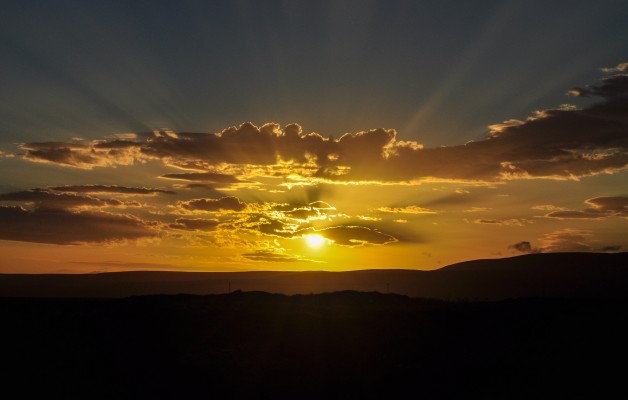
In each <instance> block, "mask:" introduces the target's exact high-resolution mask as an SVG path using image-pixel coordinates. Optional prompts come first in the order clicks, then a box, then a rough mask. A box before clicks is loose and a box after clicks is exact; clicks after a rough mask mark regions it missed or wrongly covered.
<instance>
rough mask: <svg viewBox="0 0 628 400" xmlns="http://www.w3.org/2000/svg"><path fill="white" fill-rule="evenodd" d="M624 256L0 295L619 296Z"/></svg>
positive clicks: (10, 279)
mask: <svg viewBox="0 0 628 400" xmlns="http://www.w3.org/2000/svg"><path fill="white" fill-rule="evenodd" d="M626 288H628V253H617V254H602V253H548V254H530V255H523V256H518V257H511V258H501V259H488V260H474V261H468V262H463V263H459V264H453V265H450V266H447V267H444V268H441V269H438V270H433V271H419V270H395V269H391V270H384V269H379V270H361V271H348V272H323V271H312V272H281V271H268V272H155V271H145V272H141V271H137V272H116V273H102V274H83V275H81V274H74V275H69V274H68V275H63V274H44V275H29V274H2V275H0V296H4V297H75V298H76V297H80V298H121V297H128V296H136V295H151V294H180V293H181V294H183V293H184V294H220V293H227V292H228V291H229V290H232V291H233V290H243V291H265V292H269V293H283V294H308V293H324V292H335V291H342V290H355V291H367V292H368V291H377V292H382V293H385V292H392V293H397V294H402V295H407V296H411V297H423V298H436V299H446V300H461V299H465V300H499V299H506V298H517V297H600V296H602V297H617V296H619V297H623V296H625V295H626V293H628V290H626Z"/></svg>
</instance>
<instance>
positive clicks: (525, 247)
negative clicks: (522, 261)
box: [508, 241, 541, 253]
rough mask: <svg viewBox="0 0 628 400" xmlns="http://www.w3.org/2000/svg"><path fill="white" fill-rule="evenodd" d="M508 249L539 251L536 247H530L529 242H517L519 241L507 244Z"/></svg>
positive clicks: (525, 251) (521, 251)
mask: <svg viewBox="0 0 628 400" xmlns="http://www.w3.org/2000/svg"><path fill="white" fill-rule="evenodd" d="M508 248H509V249H513V250H516V251H518V252H520V253H540V252H541V249H538V248H536V247H532V244H531V243H530V242H526V241H523V242H519V243H515V244H512V245H510V246H508Z"/></svg>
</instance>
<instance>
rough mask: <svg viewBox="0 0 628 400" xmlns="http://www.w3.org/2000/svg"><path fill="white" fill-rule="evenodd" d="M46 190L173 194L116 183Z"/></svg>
mask: <svg viewBox="0 0 628 400" xmlns="http://www.w3.org/2000/svg"><path fill="white" fill-rule="evenodd" d="M48 190H55V191H57V192H71V193H119V194H130V195H153V194H159V193H163V194H174V193H175V192H173V191H171V190H163V189H150V188H140V187H126V186H117V185H71V186H53V187H49V188H48Z"/></svg>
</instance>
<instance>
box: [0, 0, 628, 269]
mask: <svg viewBox="0 0 628 400" xmlns="http://www.w3.org/2000/svg"><path fill="white" fill-rule="evenodd" d="M627 20H628V4H627V3H626V2H623V1H555V2H545V1H543V2H541V1H477V2H462V1H391V0H388V1H329V2H328V1H316V2H314V1H283V2H282V1H264V2H259V1H212V2H206V1H176V2H174V1H133V2H128V1H120V2H118V1H83V2H74V1H55V2H49V1H21V2H9V3H7V4H4V5H3V11H2V14H1V15H0V54H1V55H2V60H1V62H0V87H1V88H2V90H0V171H1V172H0V273H93V272H107V271H123V270H146V269H148V270H176V271H251V270H287V271H292V270H294V271H298V270H329V271H341V270H354V269H367V268H383V269H385V268H410V269H435V268H439V267H442V266H445V265H447V264H451V263H454V262H459V261H464V260H469V259H477V258H497V257H507V256H513V255H519V254H526V253H535V252H559V251H599V252H617V251H625V250H626V248H628V235H626V232H628V180H627V178H628V172H627V171H626V167H627V166H628V25H627V24H626V23H625V21H627Z"/></svg>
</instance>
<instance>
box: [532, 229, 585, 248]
mask: <svg viewBox="0 0 628 400" xmlns="http://www.w3.org/2000/svg"><path fill="white" fill-rule="evenodd" d="M591 236H592V232H591V231H587V230H580V229H570V228H568V229H561V230H558V231H554V232H551V233H548V234H546V235H544V236H543V239H542V240H541V242H542V243H541V246H540V247H541V248H542V250H543V252H550V253H551V252H589V251H592V250H593V247H592V246H591V245H590V243H589V242H590V237H591Z"/></svg>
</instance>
